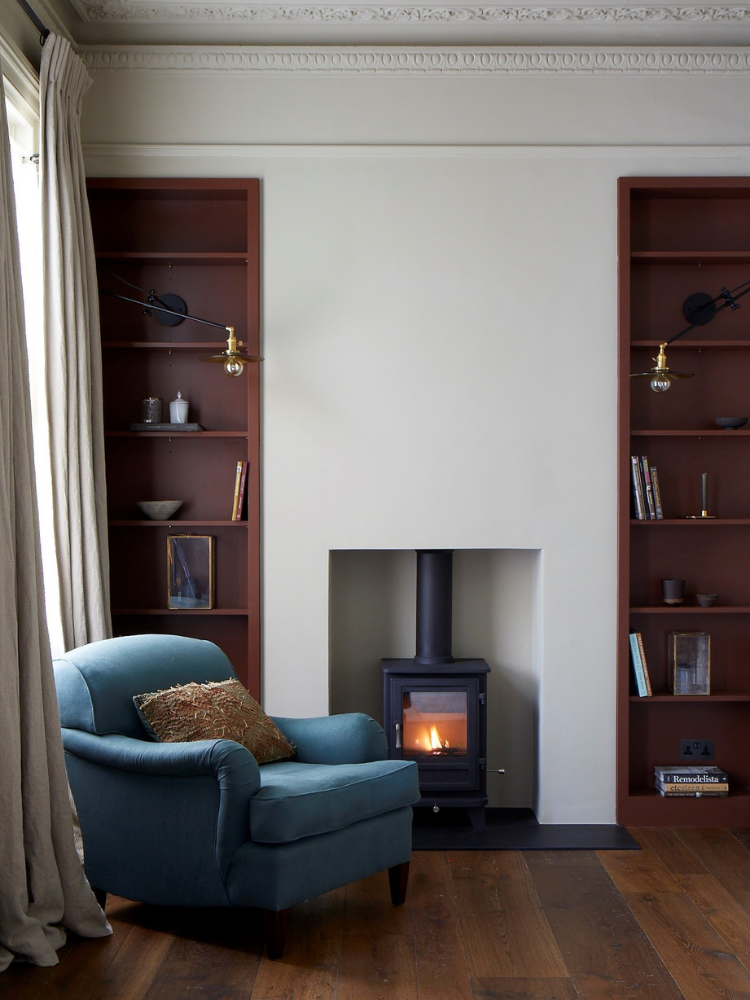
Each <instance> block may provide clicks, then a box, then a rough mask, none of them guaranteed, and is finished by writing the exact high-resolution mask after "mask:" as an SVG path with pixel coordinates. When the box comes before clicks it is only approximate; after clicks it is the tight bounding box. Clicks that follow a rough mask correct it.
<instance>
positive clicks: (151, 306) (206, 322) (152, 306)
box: [100, 288, 232, 331]
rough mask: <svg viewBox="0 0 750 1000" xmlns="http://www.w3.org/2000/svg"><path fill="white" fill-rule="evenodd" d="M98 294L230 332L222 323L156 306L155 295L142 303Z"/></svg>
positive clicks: (121, 296) (114, 293) (138, 300)
mask: <svg viewBox="0 0 750 1000" xmlns="http://www.w3.org/2000/svg"><path fill="white" fill-rule="evenodd" d="M100 294H101V295H109V296H110V297H111V298H113V299H122V301H123V302H132V303H133V304H134V305H137V306H143V308H144V309H154V310H157V311H158V312H165V313H169V315H170V316H179V318H180V319H191V320H192V321H193V322H194V323H203V324H204V325H205V326H213V327H216V329H217V330H227V331H231V330H232V327H231V326H225V325H224V324H223V323H214V321H213V320H210V319H201V318H200V316H190V315H188V314H187V313H181V312H177V311H176V310H175V309H168V308H167V307H166V306H162V305H156V304H155V303H156V302H160V301H161V300H160V299H159V297H158V296H156V295H155V296H154V297H153V301H151V300H150V299H151V297H150V296H149V300H148V301H146V302H142V301H141V300H140V299H131V298H130V297H129V296H128V295H119V294H118V293H117V292H108V291H106V290H105V289H103V288H102V289H100Z"/></svg>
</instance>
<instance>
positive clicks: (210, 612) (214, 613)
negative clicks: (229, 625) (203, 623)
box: [112, 608, 249, 618]
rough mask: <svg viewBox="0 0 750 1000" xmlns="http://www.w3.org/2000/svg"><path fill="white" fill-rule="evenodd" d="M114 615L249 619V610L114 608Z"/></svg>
mask: <svg viewBox="0 0 750 1000" xmlns="http://www.w3.org/2000/svg"><path fill="white" fill-rule="evenodd" d="M112 614H113V615H117V616H118V617H126V616H127V617H140V616H141V615H177V616H178V617H180V618H181V617H182V616H183V615H201V616H204V615H205V616H206V617H212V618H217V617H221V616H223V617H230V616H233V615H238V616H241V617H247V615H248V614H249V608H112Z"/></svg>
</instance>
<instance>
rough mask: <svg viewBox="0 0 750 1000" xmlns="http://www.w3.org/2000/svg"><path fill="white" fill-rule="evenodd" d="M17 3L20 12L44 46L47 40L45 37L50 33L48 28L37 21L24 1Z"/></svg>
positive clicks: (33, 11) (36, 16)
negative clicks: (33, 28)
mask: <svg viewBox="0 0 750 1000" xmlns="http://www.w3.org/2000/svg"><path fill="white" fill-rule="evenodd" d="M18 3H19V4H20V6H21V10H23V12H24V14H26V16H27V17H28V18H29V20H30V21H31V22H32V24H33V25H34V27H35V28H36V30H37V31H38V32H39V36H40V37H39V41H40V43H41V44H42V45H44V43H45V42H46V40H47V35H49V33H50V32H49V28H48V27H47V26H46V25H45V24H44V23H43V22H42V21H41V20H40V19H39V15H38V14H37V12H36V11H35V10H32V8H31V7H30V6H29V4H28V3H27V2H26V0H18Z"/></svg>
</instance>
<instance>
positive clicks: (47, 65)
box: [40, 35, 112, 649]
mask: <svg viewBox="0 0 750 1000" xmlns="http://www.w3.org/2000/svg"><path fill="white" fill-rule="evenodd" d="M90 83H91V81H90V79H89V77H88V75H87V73H86V69H85V67H84V65H83V62H82V60H81V59H80V58H79V57H78V56H77V55H76V54H75V53H74V52H73V50H72V48H71V46H70V43H69V42H68V41H67V40H66V39H64V38H59V37H58V36H56V35H49V36H48V37H47V40H46V42H45V43H44V48H43V49H42V65H41V71H40V95H41V96H40V103H41V129H42V143H41V147H42V148H41V158H40V162H41V174H40V178H41V187H42V229H43V232H42V248H43V253H44V313H45V319H44V324H45V347H46V351H47V401H48V407H49V425H50V453H51V454H50V460H51V468H52V493H53V507H54V521H55V545H56V550H57V562H58V571H59V576H60V604H61V611H62V623H63V639H64V643H65V648H66V649H72V648H74V647H75V646H81V645H83V644H84V643H87V642H93V641H95V640H97V639H106V638H108V637H109V636H111V634H112V624H111V619H110V612H109V555H108V547H107V514H106V485H105V473H104V430H103V416H102V374H101V367H102V366H101V343H100V335H99V303H98V298H97V281H96V262H95V259H94V245H93V239H92V235H91V221H90V217H89V209H88V202H87V200H86V184H85V176H84V169H83V154H82V151H81V137H80V120H81V101H82V98H83V95H84V93H85V92H86V90H87V89H88V87H89V85H90Z"/></svg>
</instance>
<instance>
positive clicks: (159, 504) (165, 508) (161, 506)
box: [136, 500, 182, 521]
mask: <svg viewBox="0 0 750 1000" xmlns="http://www.w3.org/2000/svg"><path fill="white" fill-rule="evenodd" d="M136 507H139V508H140V509H141V510H142V511H143V513H144V514H145V515H146V517H150V518H151V520H152V521H166V519H167V518H168V517H171V516H172V514H174V512H175V511H176V510H179V508H180V507H182V500H137V501H136Z"/></svg>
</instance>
